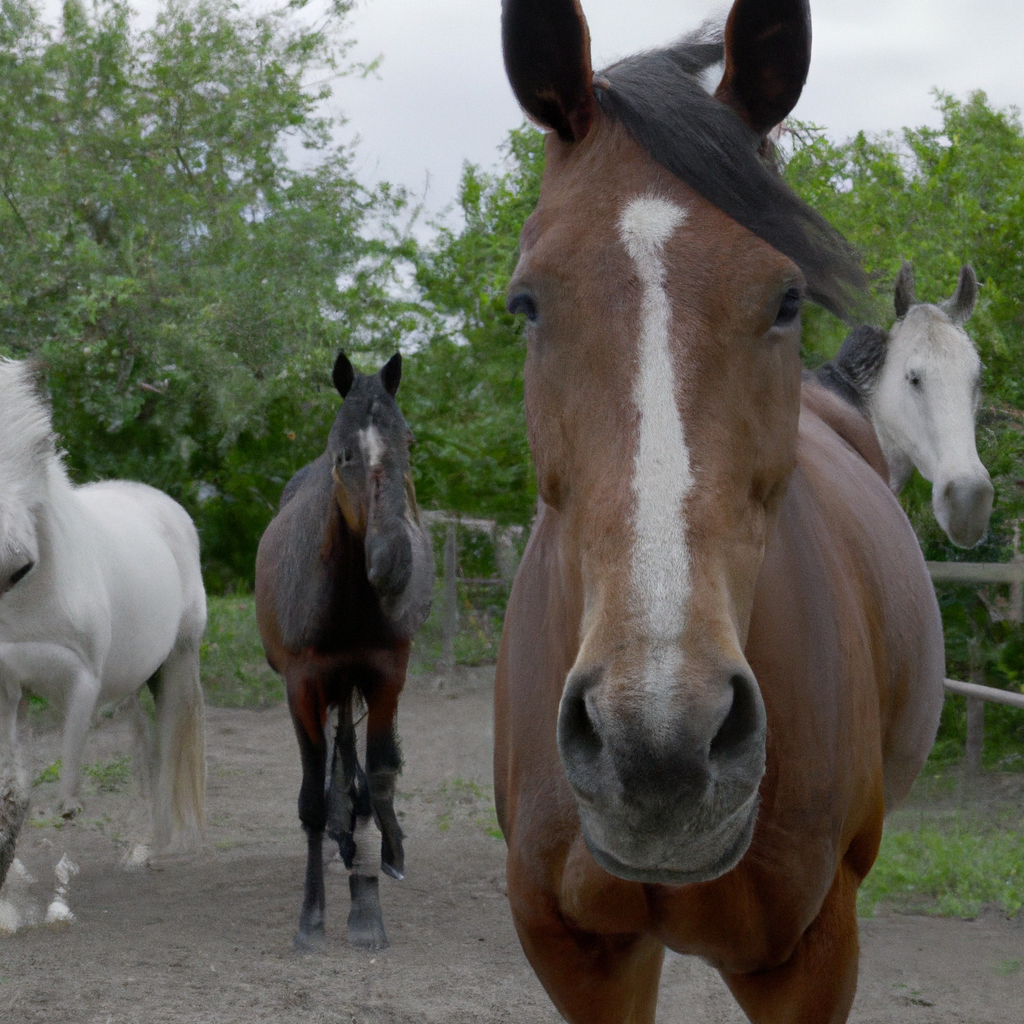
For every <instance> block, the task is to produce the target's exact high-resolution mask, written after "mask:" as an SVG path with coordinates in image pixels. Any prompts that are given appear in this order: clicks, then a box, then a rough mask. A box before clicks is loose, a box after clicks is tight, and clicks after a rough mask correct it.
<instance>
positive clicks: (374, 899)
mask: <svg viewBox="0 0 1024 1024" xmlns="http://www.w3.org/2000/svg"><path fill="white" fill-rule="evenodd" d="M353 819H354V823H353V829H352V838H353V841H354V851H355V852H354V855H353V857H352V863H351V864H349V866H348V867H349V874H348V891H349V895H350V896H351V897H352V907H351V909H350V910H349V913H348V940H349V942H351V943H352V945H353V946H360V947H362V948H363V949H386V948H387V946H388V945H389V943H388V937H387V933H386V932H385V931H384V915H383V913H382V912H381V909H380V879H379V878H378V875H377V865H378V864H379V863H380V854H379V848H378V843H377V841H376V836H375V835H374V832H375V831H376V830H375V828H374V824H373V808H372V804H371V802H370V787H369V785H368V783H367V779H366V776H365V775H364V774H363V772H362V771H358V772H357V774H356V779H355V792H354V800H353Z"/></svg>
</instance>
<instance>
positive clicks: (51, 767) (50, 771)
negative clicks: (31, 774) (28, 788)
mask: <svg viewBox="0 0 1024 1024" xmlns="http://www.w3.org/2000/svg"><path fill="white" fill-rule="evenodd" d="M59 779H60V758H59V757H58V758H57V760H56V761H53V762H51V763H50V764H48V765H47V766H46V767H45V768H44V769H43V770H42V771H41V772H40V773H39V774H38V775H37V776H36V777H35V778H34V779H33V780H32V785H33V786H41V785H42V784H43V783H44V782H57V781H59Z"/></svg>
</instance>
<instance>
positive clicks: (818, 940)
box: [722, 861, 861, 1024]
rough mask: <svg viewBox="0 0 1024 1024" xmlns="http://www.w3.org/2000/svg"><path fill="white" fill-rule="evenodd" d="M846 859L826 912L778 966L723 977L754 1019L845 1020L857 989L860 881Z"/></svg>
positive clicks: (796, 1023) (766, 1023) (781, 1023)
mask: <svg viewBox="0 0 1024 1024" xmlns="http://www.w3.org/2000/svg"><path fill="white" fill-rule="evenodd" d="M860 877H861V876H860V875H859V874H858V873H856V872H855V871H854V870H853V868H851V866H850V865H849V864H848V863H847V862H846V861H843V862H842V863H841V864H840V866H839V870H838V871H837V872H836V877H835V879H834V880H833V882H832V887H831V888H830V889H829V891H828V895H827V896H826V897H825V902H824V904H823V905H822V908H821V912H820V913H819V914H818V916H817V917H816V918H815V919H814V921H813V922H812V924H811V926H810V928H808V929H807V931H806V932H804V934H803V935H802V936H801V938H800V941H799V942H798V943H797V946H796V949H795V950H794V951H793V954H792V956H790V958H789V959H788V960H787V961H786V962H785V963H784V964H782V965H781V966H779V967H776V968H775V969H774V970H769V971H759V972H758V973H756V974H729V973H727V972H725V971H723V972H722V978H723V979H724V980H725V983H726V984H727V985H728V986H729V988H730V990H731V991H732V994H733V995H734V996H735V997H736V1001H737V1002H738V1003H739V1004H740V1006H741V1007H742V1008H743V1011H744V1013H746V1015H747V1016H748V1017H749V1018H750V1020H751V1021H753V1024H790V1022H792V1024H802V1022H804V1021H814V1022H815V1024H842V1022H844V1021H845V1020H846V1019H847V1017H848V1016H849V1013H850V1007H851V1005H852V1004H853V997H854V994H855V993H856V991H857V961H858V957H859V954H860V943H859V941H858V938H857V886H858V884H859V881H860Z"/></svg>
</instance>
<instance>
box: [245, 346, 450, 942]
mask: <svg viewBox="0 0 1024 1024" xmlns="http://www.w3.org/2000/svg"><path fill="white" fill-rule="evenodd" d="M401 376H402V357H401V356H400V355H395V356H394V357H393V358H392V359H390V360H389V361H388V363H387V364H386V365H385V366H384V367H383V369H381V371H380V373H378V374H375V375H373V376H364V375H363V374H358V373H355V372H354V371H353V369H352V365H351V363H349V361H348V359H347V358H346V357H345V355H344V353H339V355H338V359H337V361H336V363H335V364H334V385H335V387H336V388H337V389H338V392H339V393H340V394H341V396H342V398H344V399H345V401H344V404H343V405H342V407H341V410H340V411H339V413H338V415H337V418H336V419H335V421H334V426H333V427H332V428H331V432H330V435H329V437H328V440H327V450H326V451H325V452H324V453H323V455H321V456H320V457H319V458H318V459H316V460H315V461H314V462H311V463H310V464H309V465H308V466H305V467H303V468H302V469H301V470H299V472H298V473H296V474H295V476H294V477H293V478H292V479H291V480H290V481H289V482H288V484H287V486H286V487H285V489H284V493H283V494H282V495H281V505H280V510H279V512H278V514H277V517H276V518H275V519H274V520H273V521H272V522H271V524H270V525H269V526H268V527H267V530H266V532H265V533H264V534H263V538H262V540H261V541H260V547H259V552H258V554H257V556H256V619H257V622H258V624H259V629H260V636H261V638H262V640H263V648H264V650H265V651H266V653H267V661H268V662H269V663H270V666H271V668H273V669H274V670H275V671H277V672H280V673H281V674H282V675H283V676H284V678H285V683H286V685H287V692H288V707H289V709H290V710H291V714H292V721H293V723H294V725H295V734H296V736H297V737H298V740H299V752H300V754H301V757H302V789H301V790H300V792H299V820H300V821H301V822H302V826H303V828H304V829H305V830H306V837H307V844H308V850H307V855H308V859H307V863H306V885H305V895H304V898H303V901H302V912H301V914H300V916H299V932H298V935H297V936H296V938H295V944H296V945H297V946H299V947H306V946H310V945H313V944H315V943H317V942H320V941H322V939H323V934H324V869H323V836H324V831H325V830H326V831H327V833H328V835H330V836H331V837H332V838H334V839H335V840H336V841H337V842H338V846H339V850H340V852H341V856H342V858H343V859H344V861H345V865H346V866H347V867H348V869H349V889H350V892H351V895H352V909H351V911H350V913H349V918H348V934H349V940H350V941H351V942H353V943H354V944H355V945H358V946H365V947H368V948H370V949H378V948H381V947H383V946H386V945H387V936H386V934H385V931H384V922H383V919H382V917H381V911H380V897H379V892H378V878H377V865H376V854H375V852H372V851H371V847H372V845H373V843H375V842H376V840H374V841H372V842H371V835H372V828H373V826H372V822H373V821H376V824H377V826H378V828H379V829H380V833H381V838H380V841H379V849H380V863H381V866H382V867H383V869H384V871H385V872H386V873H387V874H389V875H391V876H392V877H393V878H401V877H402V872H403V870H404V854H403V848H402V831H401V829H400V828H399V825H398V819H397V818H396V817H395V810H394V794H395V781H396V779H397V777H398V774H399V772H400V771H401V768H402V758H401V753H400V751H399V746H398V734H397V732H396V730H395V712H396V711H397V708H398V696H399V694H400V693H401V691H402V686H403V685H404V683H405V671H406V666H407V664H408V661H409V648H410V645H411V638H412V635H413V634H414V633H415V632H416V630H417V629H419V627H420V626H421V625H422V624H423V622H424V620H425V619H426V617H427V613H428V612H429V611H430V599H431V594H432V592H433V580H434V559H433V553H432V550H431V546H430V540H429V538H428V537H427V535H426V533H425V532H424V530H423V529H422V527H421V526H420V521H419V512H418V510H417V508H416V496H415V493H414V491H413V486H412V478H411V477H410V475H409V442H410V440H411V438H412V434H411V433H410V431H409V428H408V427H407V426H406V423H405V420H404V419H403V418H402V414H401V412H400V411H399V409H398V405H397V404H396V402H395V393H396V392H397V391H398V384H399V381H400V380H401ZM356 694H359V695H360V696H361V697H362V699H363V701H365V703H366V708H367V716H366V717H367V725H366V768H365V771H364V770H363V768H362V766H361V765H360V764H359V761H358V758H357V756H356V732H355V722H354V719H353V701H354V698H355V696H356ZM332 706H335V707H337V708H338V728H337V733H336V736H335V742H334V753H333V757H332V764H331V778H330V785H329V786H327V785H326V780H327V769H328V764H327V754H328V743H327V736H326V734H325V728H326V724H327V711H328V708H330V707H332Z"/></svg>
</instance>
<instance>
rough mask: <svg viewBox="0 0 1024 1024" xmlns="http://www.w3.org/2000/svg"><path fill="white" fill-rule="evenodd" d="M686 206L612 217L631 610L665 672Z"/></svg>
mask: <svg viewBox="0 0 1024 1024" xmlns="http://www.w3.org/2000/svg"><path fill="white" fill-rule="evenodd" d="M686 216H687V211H686V210H685V209H684V208H682V207H680V206H676V205H675V204H674V203H669V202H667V201H665V200H663V199H655V198H641V199H634V200H633V201H632V202H631V203H630V204H629V205H628V206H627V207H626V209H625V210H624V212H623V214H622V216H621V218H620V219H619V236H620V237H621V239H622V242H623V244H624V245H625V246H626V249H627V251H628V252H629V255H630V256H631V257H632V260H633V267H634V270H635V271H636V274H637V276H638V277H639V278H640V284H641V287H642V289H643V294H642V297H641V300H640V339H639V351H638V360H637V363H638V372H637V376H636V380H635V382H634V385H633V400H634V402H636V405H637V410H638V412H639V414H640V438H639V441H638V442H637V448H636V455H635V457H634V461H633V483H632V487H633V495H634V499H635V508H636V512H635V516H634V520H633V530H634V537H633V561H632V568H631V583H632V587H633V595H634V601H635V602H636V611H637V612H638V613H639V614H640V615H642V616H643V618H644V619H645V620H646V623H645V624H646V627H647V631H648V636H649V637H650V640H651V646H650V648H649V650H648V665H647V676H648V680H649V681H650V682H657V680H658V679H659V678H661V679H664V678H665V676H666V674H670V673H671V671H672V667H673V664H674V662H675V660H676V658H677V657H678V655H677V654H676V652H675V645H676V642H677V638H678V636H679V631H680V627H681V624H682V621H683V614H684V611H685V607H686V603H687V601H688V599H689V593H690V556H689V551H688V549H687V544H686V527H685V522H684V520H683V502H684V501H685V499H686V495H687V494H688V492H689V490H690V488H691V487H692V486H693V476H692V473H691V471H690V454H689V451H688V450H687V447H686V439H685V437H684V435H683V422H682V418H681V417H680V415H679V407H678V405H677V404H676V394H675V392H676V387H675V383H676V382H675V368H674V366H673V360H672V353H671V351H670V348H669V335H670V328H671V323H672V308H671V304H670V302H669V298H668V295H667V293H666V291H665V267H664V264H663V262H662V254H663V252H664V248H665V244H666V243H667V242H668V240H669V239H670V238H671V237H672V235H673V233H674V232H675V231H676V230H677V229H678V228H679V227H680V226H681V225H682V224H683V223H684V222H685V220H686Z"/></svg>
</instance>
